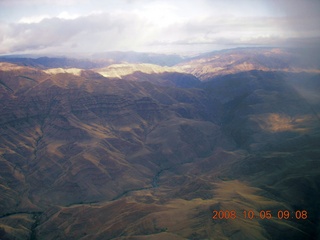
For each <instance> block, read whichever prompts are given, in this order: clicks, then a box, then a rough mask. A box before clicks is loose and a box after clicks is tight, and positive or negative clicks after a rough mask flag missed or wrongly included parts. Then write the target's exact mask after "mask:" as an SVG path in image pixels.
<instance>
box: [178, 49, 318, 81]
mask: <svg viewBox="0 0 320 240" xmlns="http://www.w3.org/2000/svg"><path fill="white" fill-rule="evenodd" d="M313 55H315V54H314V53H312V52H306V51H302V50H300V51H298V50H292V49H280V48H238V49H229V50H222V51H217V52H212V53H206V54H203V55H201V56H198V57H194V58H193V59H190V60H186V61H185V62H183V63H180V64H178V65H177V66H176V67H177V68H179V69H180V71H183V72H187V73H191V74H193V75H195V76H196V77H198V78H199V79H201V80H202V81H207V80H210V79H213V78H215V77H219V76H225V75H230V74H236V73H240V72H248V71H252V70H260V71H265V72H274V71H280V72H288V73H289V72H292V73H299V72H310V73H319V67H320V66H319V59H318V57H315V58H314V57H311V56H313ZM313 58H314V59H313Z"/></svg>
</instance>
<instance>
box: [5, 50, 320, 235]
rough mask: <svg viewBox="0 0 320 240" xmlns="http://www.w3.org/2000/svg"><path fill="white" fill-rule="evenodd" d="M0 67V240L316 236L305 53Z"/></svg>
mask: <svg viewBox="0 0 320 240" xmlns="http://www.w3.org/2000/svg"><path fill="white" fill-rule="evenodd" d="M310 56H311V55H310ZM0 61H1V62H0V101H1V105H0V239H2V240H5V239H33V240H35V239H114V240H115V239H117V240H120V239H128V240H129V239H130V240H137V239H151V240H157V239H168V240H183V239H201V240H202V239H246V240H248V239H320V218H319V216H320V208H319V206H320V201H319V199H320V165H319V164H320V163H319V159H320V158H319V157H320V144H319V143H320V104H319V103H320V97H319V96H320V95H319V92H320V64H319V61H317V57H310V58H308V55H307V54H305V53H303V52H302V51H300V50H299V51H297V50H292V49H280V48H241V49H230V50H223V51H217V52H212V53H206V54H202V55H199V56H196V57H192V58H186V57H184V58H182V57H179V56H176V55H170V56H167V55H153V54H146V53H144V54H138V53H128V54H125V53H112V54H111V53H110V54H108V53H103V54H96V55H94V56H91V58H86V59H79V58H77V59H76V58H66V57H61V58H60V57H54V58H51V57H40V58H30V57H27V58H26V57H23V56H22V57H21V56H11V57H10V56H6V57H1V58H0ZM215 212H218V215H217V216H218V217H217V218H216V219H215ZM230 212H232V214H235V215H228V214H230ZM249 212H250V214H251V215H250V214H249V215H247V214H248V213H249ZM284 212H285V213H286V214H287V213H290V216H288V215H281V214H283V213H284ZM227 213H228V214H227ZM267 213H268V214H269V213H270V214H271V215H272V216H271V217H270V218H269V215H266V214H267ZM219 214H220V215H219ZM231 216H232V217H231ZM251 216H252V218H251ZM287 217H288V218H287Z"/></svg>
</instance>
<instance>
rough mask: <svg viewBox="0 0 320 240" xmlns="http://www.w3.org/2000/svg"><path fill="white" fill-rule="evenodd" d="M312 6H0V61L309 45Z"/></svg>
mask: <svg viewBox="0 0 320 240" xmlns="http://www.w3.org/2000/svg"><path fill="white" fill-rule="evenodd" d="M319 13H320V1H319V0H105V1H102V0H91V1H90V0H52V1H50V0H0V54H11V53H62V54H63V53H67V52H81V53H83V52H105V51H139V52H165V53H178V54H189V53H198V52H205V51H213V50H218V49H224V48H235V47H244V46H316V45H318V43H319V42H320V41H319V39H320V14H319Z"/></svg>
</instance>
